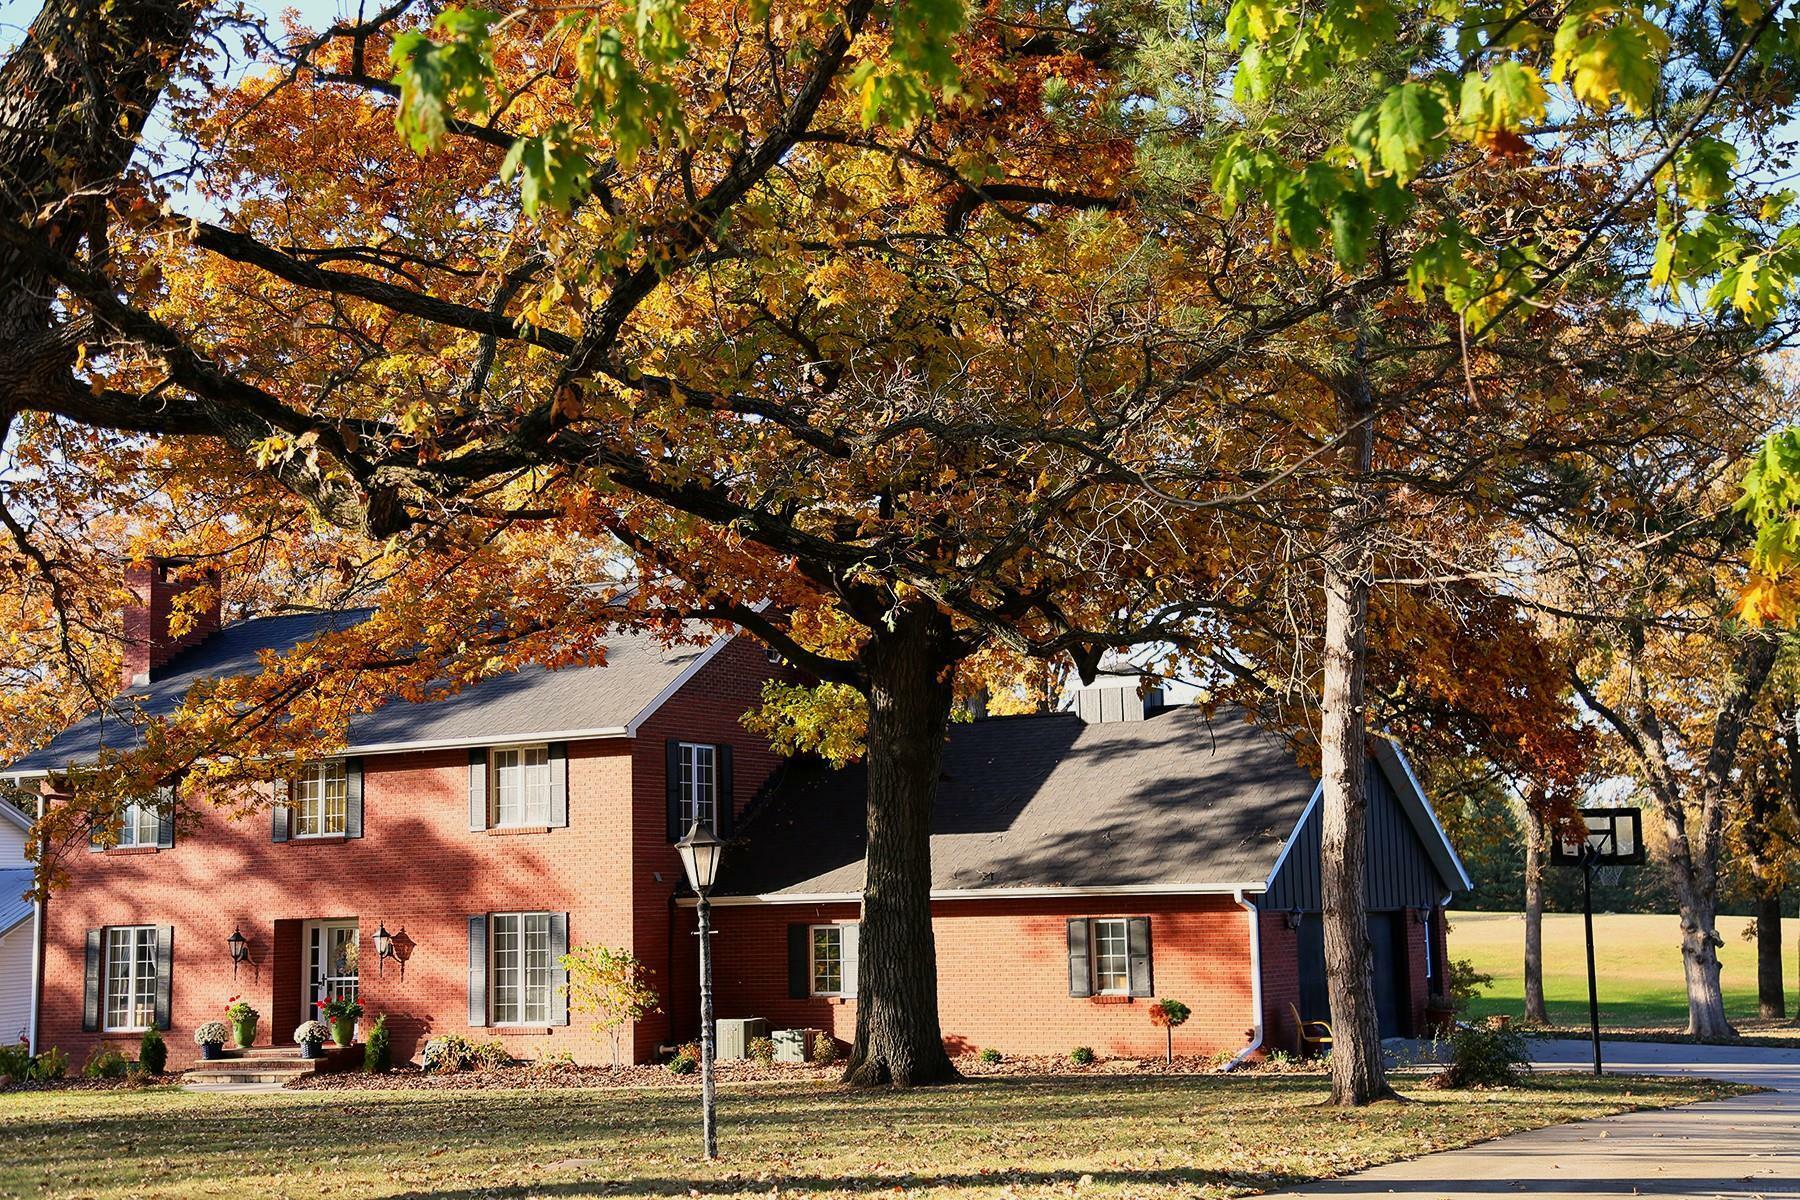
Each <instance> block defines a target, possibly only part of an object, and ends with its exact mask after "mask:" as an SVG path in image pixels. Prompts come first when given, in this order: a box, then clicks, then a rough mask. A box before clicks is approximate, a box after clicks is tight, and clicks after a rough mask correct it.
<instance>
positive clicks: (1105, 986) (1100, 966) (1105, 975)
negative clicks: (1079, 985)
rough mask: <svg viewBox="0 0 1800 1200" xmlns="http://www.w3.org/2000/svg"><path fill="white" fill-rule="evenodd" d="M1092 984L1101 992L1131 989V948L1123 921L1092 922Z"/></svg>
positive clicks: (1127, 990)
mask: <svg viewBox="0 0 1800 1200" xmlns="http://www.w3.org/2000/svg"><path fill="white" fill-rule="evenodd" d="M1094 986H1095V989H1096V990H1098V991H1101V992H1129V991H1130V990H1131V949H1130V946H1129V944H1128V941H1127V938H1126V932H1125V922H1124V921H1095V922H1094Z"/></svg>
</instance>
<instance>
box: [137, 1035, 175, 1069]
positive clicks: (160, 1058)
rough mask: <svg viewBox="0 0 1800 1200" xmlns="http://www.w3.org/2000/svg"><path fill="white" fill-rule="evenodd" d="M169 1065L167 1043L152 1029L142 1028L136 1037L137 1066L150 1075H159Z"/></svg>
mask: <svg viewBox="0 0 1800 1200" xmlns="http://www.w3.org/2000/svg"><path fill="white" fill-rule="evenodd" d="M168 1065H169V1044H168V1043H167V1042H165V1041H163V1035H162V1034H160V1033H158V1032H156V1030H154V1029H146V1030H144V1036H143V1037H142V1038H140V1039H138V1066H139V1067H140V1068H141V1069H143V1070H144V1071H145V1072H147V1073H149V1074H151V1075H161V1074H162V1073H163V1068H164V1067H166V1066H168Z"/></svg>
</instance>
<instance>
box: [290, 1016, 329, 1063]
mask: <svg viewBox="0 0 1800 1200" xmlns="http://www.w3.org/2000/svg"><path fill="white" fill-rule="evenodd" d="M330 1032H331V1030H329V1029H327V1028H325V1025H324V1023H323V1022H321V1021H302V1022H300V1027H299V1028H298V1029H296V1030H294V1044H295V1045H296V1046H298V1047H300V1057H301V1058H317V1057H319V1055H320V1054H322V1053H323V1052H324V1046H325V1037H326V1035H327V1034H329V1033H330Z"/></svg>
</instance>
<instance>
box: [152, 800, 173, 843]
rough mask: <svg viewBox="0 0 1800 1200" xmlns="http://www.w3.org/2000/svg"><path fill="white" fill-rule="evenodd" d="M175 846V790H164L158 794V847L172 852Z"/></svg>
mask: <svg viewBox="0 0 1800 1200" xmlns="http://www.w3.org/2000/svg"><path fill="white" fill-rule="evenodd" d="M174 846H175V789H174V788H163V789H161V790H160V791H159V792H158V793H157V807H156V847H157V849H159V850H171V849H173V848H174Z"/></svg>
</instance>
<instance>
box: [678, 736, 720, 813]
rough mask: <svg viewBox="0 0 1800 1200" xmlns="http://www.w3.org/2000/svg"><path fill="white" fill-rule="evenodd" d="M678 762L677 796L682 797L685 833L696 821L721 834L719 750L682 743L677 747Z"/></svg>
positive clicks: (712, 747) (715, 747)
mask: <svg viewBox="0 0 1800 1200" xmlns="http://www.w3.org/2000/svg"><path fill="white" fill-rule="evenodd" d="M676 762H677V764H678V766H679V769H680V771H681V778H680V780H679V782H678V784H677V788H678V790H677V795H678V796H679V797H680V804H681V814H680V815H681V828H682V830H683V831H684V832H685V831H686V830H687V828H688V827H689V826H691V825H692V824H693V823H694V822H695V821H698V822H700V824H702V825H704V826H706V827H707V828H708V829H712V830H717V829H718V827H719V823H718V815H719V814H718V812H717V797H718V794H719V748H718V747H717V746H706V745H702V744H700V743H698V742H682V743H680V745H679V746H678V747H677V754H676Z"/></svg>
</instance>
